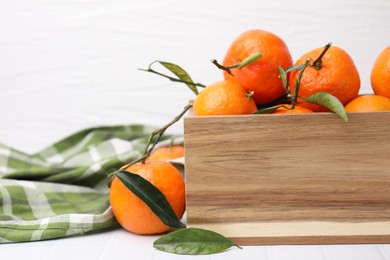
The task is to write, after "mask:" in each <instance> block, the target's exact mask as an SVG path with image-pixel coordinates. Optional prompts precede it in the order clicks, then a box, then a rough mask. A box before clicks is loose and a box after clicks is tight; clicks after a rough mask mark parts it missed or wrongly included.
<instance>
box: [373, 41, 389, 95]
mask: <svg viewBox="0 0 390 260" xmlns="http://www.w3.org/2000/svg"><path fill="white" fill-rule="evenodd" d="M371 86H372V89H373V90H374V93H375V94H377V95H381V96H384V97H387V98H390V46H388V47H387V48H385V49H384V50H383V51H382V52H381V53H380V54H379V55H378V57H377V58H376V60H375V62H374V65H373V67H372V70H371Z"/></svg>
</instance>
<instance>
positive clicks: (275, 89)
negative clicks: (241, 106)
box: [223, 30, 293, 104]
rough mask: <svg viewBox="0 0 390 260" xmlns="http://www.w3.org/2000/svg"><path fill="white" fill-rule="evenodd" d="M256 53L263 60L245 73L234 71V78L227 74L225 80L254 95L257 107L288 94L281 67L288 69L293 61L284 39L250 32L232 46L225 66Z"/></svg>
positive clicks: (268, 33) (261, 31)
mask: <svg viewBox="0 0 390 260" xmlns="http://www.w3.org/2000/svg"><path fill="white" fill-rule="evenodd" d="M256 53H261V54H262V57H261V58H260V59H259V60H257V61H256V62H255V63H253V64H250V65H247V66H245V67H243V68H241V69H239V68H236V69H231V72H232V74H233V75H234V76H231V75H230V74H229V73H227V72H226V71H224V77H225V79H229V80H232V81H235V82H237V83H238V84H240V85H241V86H242V87H243V88H244V89H245V91H246V92H251V91H254V95H253V99H254V100H255V102H256V104H266V103H270V102H272V101H274V100H275V99H277V98H279V97H280V96H282V95H283V94H284V93H285V90H284V88H283V85H282V81H281V80H280V78H279V70H278V66H279V65H280V66H282V67H283V69H286V68H287V67H290V66H291V65H292V63H293V61H292V58H291V55H290V51H289V50H288V48H287V45H286V43H285V42H284V41H283V40H282V39H281V38H279V37H278V36H276V35H275V34H273V33H270V32H267V31H263V30H249V31H246V32H244V33H242V34H241V35H239V36H238V37H237V38H236V39H235V40H234V41H233V42H232V44H231V45H230V47H229V49H228V51H227V53H226V54H225V58H224V61H223V65H224V66H229V65H234V64H236V63H238V62H240V61H243V60H244V59H245V58H247V57H249V56H251V55H253V54H256Z"/></svg>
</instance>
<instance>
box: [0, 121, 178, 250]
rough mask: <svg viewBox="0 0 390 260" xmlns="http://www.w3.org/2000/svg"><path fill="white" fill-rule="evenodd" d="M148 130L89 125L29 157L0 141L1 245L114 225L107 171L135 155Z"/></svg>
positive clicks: (141, 147) (67, 234) (140, 147)
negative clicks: (92, 126) (90, 126)
mask: <svg viewBox="0 0 390 260" xmlns="http://www.w3.org/2000/svg"><path fill="white" fill-rule="evenodd" d="M153 130H155V129H154V128H152V127H149V126H144V125H129V126H112V127H99V128H90V129H86V130H83V131H80V132H77V133H75V134H73V135H71V136H69V137H67V138H65V139H63V140H61V141H59V142H57V143H55V144H53V145H52V146H50V147H48V148H46V149H44V150H42V151H41V152H38V153H36V154H33V155H29V154H26V153H23V152H20V151H18V150H15V149H13V148H11V147H8V146H6V145H3V144H1V143H0V243H7V242H22V241H35V240H45V239H53V238H59V237H66V236H72V235H80V234H85V233H92V232H100V231H104V230H107V229H111V228H115V227H118V224H117V222H116V220H115V218H114V216H113V214H112V211H111V208H110V205H109V188H108V178H107V174H108V173H109V172H110V171H112V170H113V169H118V168H119V167H121V166H122V165H124V164H125V163H129V162H131V161H134V160H136V159H138V158H139V157H140V156H141V154H142V152H143V150H144V148H145V145H146V142H147V140H148V138H149V135H150V134H151V132H152V131H153ZM167 138H172V136H165V137H164V138H163V139H167ZM163 139H162V140H163Z"/></svg>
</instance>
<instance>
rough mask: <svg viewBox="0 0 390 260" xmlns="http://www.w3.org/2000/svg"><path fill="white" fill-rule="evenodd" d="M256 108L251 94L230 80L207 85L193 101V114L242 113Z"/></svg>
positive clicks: (249, 112) (247, 112)
mask: <svg viewBox="0 0 390 260" xmlns="http://www.w3.org/2000/svg"><path fill="white" fill-rule="evenodd" d="M256 110H257V107H256V104H255V102H254V101H253V99H252V98H251V95H250V94H248V93H246V92H245V90H244V89H243V88H242V87H241V86H240V85H239V84H237V83H236V82H233V81H230V80H223V81H218V82H215V83H213V84H211V85H209V86H207V87H206V88H204V89H203V90H202V91H201V92H200V93H199V94H198V96H197V97H196V98H195V100H194V103H193V111H194V115H195V116H216V115H243V114H251V113H253V112H255V111H256Z"/></svg>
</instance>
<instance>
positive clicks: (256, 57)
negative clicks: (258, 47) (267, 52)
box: [238, 53, 263, 69]
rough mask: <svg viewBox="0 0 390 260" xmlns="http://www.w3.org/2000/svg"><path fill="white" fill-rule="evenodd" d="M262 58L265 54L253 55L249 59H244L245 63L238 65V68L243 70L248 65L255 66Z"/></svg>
mask: <svg viewBox="0 0 390 260" xmlns="http://www.w3.org/2000/svg"><path fill="white" fill-rule="evenodd" d="M261 57H263V54H261V53H256V54H253V55H251V56H249V57H248V58H246V59H244V60H243V61H241V62H240V64H239V65H238V68H239V69H241V68H243V67H245V66H246V65H250V64H253V63H255V62H256V61H257V60H258V59H260V58H261Z"/></svg>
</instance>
